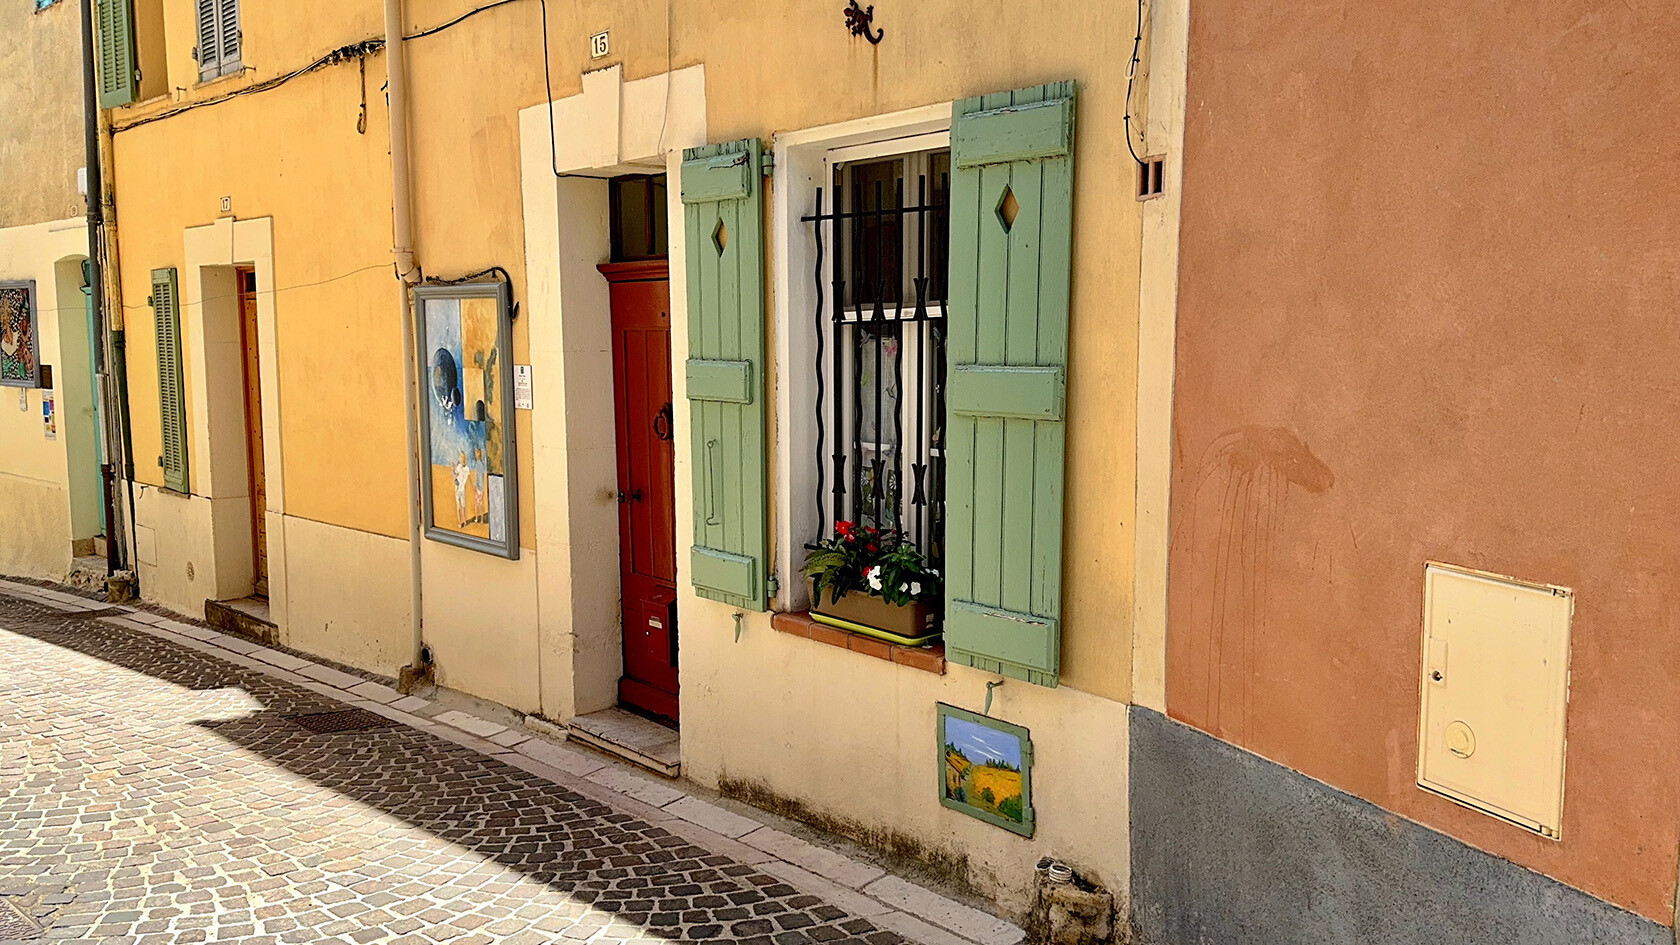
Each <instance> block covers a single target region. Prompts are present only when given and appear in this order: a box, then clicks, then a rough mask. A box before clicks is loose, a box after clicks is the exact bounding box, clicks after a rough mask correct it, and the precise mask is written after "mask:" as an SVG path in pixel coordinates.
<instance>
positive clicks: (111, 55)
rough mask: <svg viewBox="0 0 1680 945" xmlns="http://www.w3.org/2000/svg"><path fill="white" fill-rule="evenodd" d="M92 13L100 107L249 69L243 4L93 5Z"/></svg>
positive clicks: (98, 1) (150, 1) (150, 0)
mask: <svg viewBox="0 0 1680 945" xmlns="http://www.w3.org/2000/svg"><path fill="white" fill-rule="evenodd" d="M94 11H95V19H96V25H97V29H98V34H99V57H98V58H99V104H100V107H101V108H119V107H121V106H124V105H128V104H131V103H134V102H141V101H146V100H149V99H152V98H156V97H158V96H161V95H164V94H165V93H167V92H168V90H169V89H170V87H171V86H176V87H182V86H188V85H191V84H194V83H195V82H198V83H201V82H210V81H214V80H216V79H220V78H222V77H223V76H229V75H237V74H238V73H240V72H242V71H244V69H245V40H244V32H243V24H242V16H241V9H240V0H95V6H94ZM188 18H190V23H189V22H186V20H187V19H188ZM166 22H167V23H168V28H167V29H166V28H165V24H166ZM189 28H190V33H189V32H188V29H189ZM166 36H167V37H168V38H167V39H166ZM189 42H190V43H191V46H190V48H189V46H188V43H189ZM189 70H190V71H189ZM172 71H173V72H174V73H175V76H174V79H173V81H171V78H170V73H171V72H172Z"/></svg>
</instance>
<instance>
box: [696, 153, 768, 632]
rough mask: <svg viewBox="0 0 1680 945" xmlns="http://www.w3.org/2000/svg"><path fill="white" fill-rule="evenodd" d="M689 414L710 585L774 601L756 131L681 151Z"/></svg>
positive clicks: (725, 596) (744, 604) (704, 577)
mask: <svg viewBox="0 0 1680 945" xmlns="http://www.w3.org/2000/svg"><path fill="white" fill-rule="evenodd" d="M682 201H683V217H684V220H685V223H686V231H687V234H688V250H687V272H686V279H687V282H688V364H687V367H686V371H685V375H686V377H685V382H686V390H687V395H688V399H689V405H690V411H689V426H690V428H691V435H692V441H693V444H694V454H693V461H692V467H693V471H694V473H693V480H694V547H693V548H692V549H691V551H690V554H689V575H690V579H691V580H692V581H693V583H694V589H695V591H696V593H698V594H699V595H700V596H701V597H706V598H710V599H711V600H717V601H724V602H725V603H729V604H733V605H734V606H736V607H740V608H743V609H746V610H765V609H767V608H768V606H769V599H768V594H767V592H766V586H767V581H766V565H767V563H768V561H769V545H770V535H769V527H768V519H769V494H768V492H767V489H766V478H765V476H766V474H765V469H766V452H765V403H764V400H765V395H764V249H763V247H764V233H763V229H764V178H763V152H762V149H761V146H760V144H759V142H758V141H757V140H756V139H748V140H745V141H734V142H730V143H728V144H714V145H708V146H706V147H702V148H690V149H688V150H687V151H684V152H683V166H682Z"/></svg>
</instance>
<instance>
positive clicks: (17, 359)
mask: <svg viewBox="0 0 1680 945" xmlns="http://www.w3.org/2000/svg"><path fill="white" fill-rule="evenodd" d="M39 331H40V330H39V328H38V327H37V323H36V320H35V283H34V282H33V281H22V282H0V385H3V386H6V387H40V386H41V338H40V334H39Z"/></svg>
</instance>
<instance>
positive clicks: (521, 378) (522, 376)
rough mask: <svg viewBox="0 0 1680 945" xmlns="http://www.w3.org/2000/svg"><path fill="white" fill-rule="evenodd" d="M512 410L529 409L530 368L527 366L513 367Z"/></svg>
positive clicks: (517, 365) (516, 365) (518, 365)
mask: <svg viewBox="0 0 1680 945" xmlns="http://www.w3.org/2000/svg"><path fill="white" fill-rule="evenodd" d="M513 408H514V409H515V410H530V409H531V366H530V365H529V364H515V365H514V366H513Z"/></svg>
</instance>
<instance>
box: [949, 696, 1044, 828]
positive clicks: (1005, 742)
mask: <svg viewBox="0 0 1680 945" xmlns="http://www.w3.org/2000/svg"><path fill="white" fill-rule="evenodd" d="M939 744H940V750H939V755H940V762H941V763H940V791H941V795H940V803H941V804H943V805H944V806H946V807H949V808H952V809H954V810H960V811H963V812H964V813H967V814H970V815H972V816H975V817H978V818H980V819H981V820H985V821H988V822H990V823H994V824H997V825H998V826H1000V827H1004V828H1006V829H1009V830H1013V831H1015V832H1016V833H1022V834H1026V835H1027V836H1031V835H1032V830H1033V816H1032V793H1031V791H1032V788H1031V783H1032V782H1031V768H1032V741H1031V739H1030V736H1029V735H1028V733H1027V730H1026V729H1024V728H1021V727H1020V726H1018V725H1011V724H1010V723H1008V722H1003V721H999V720H997V719H991V718H987V717H985V716H981V715H976V714H974V713H972V712H967V711H964V710H962V709H958V708H955V707H953V706H948V705H940V706H939Z"/></svg>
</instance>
